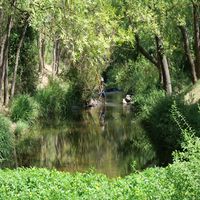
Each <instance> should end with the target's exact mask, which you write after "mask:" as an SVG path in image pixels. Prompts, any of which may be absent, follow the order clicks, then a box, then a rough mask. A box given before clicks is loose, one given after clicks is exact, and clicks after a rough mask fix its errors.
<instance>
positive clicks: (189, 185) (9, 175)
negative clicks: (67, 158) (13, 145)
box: [0, 138, 200, 200]
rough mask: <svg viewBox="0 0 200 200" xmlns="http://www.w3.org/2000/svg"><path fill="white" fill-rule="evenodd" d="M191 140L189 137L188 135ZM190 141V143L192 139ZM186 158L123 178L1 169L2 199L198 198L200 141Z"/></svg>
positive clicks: (0, 192)
mask: <svg viewBox="0 0 200 200" xmlns="http://www.w3.org/2000/svg"><path fill="white" fill-rule="evenodd" d="M190 141H191V138H190ZM192 141H193V142H192ZM192 141H191V142H190V145H192V146H190V148H189V149H188V150H189V151H190V150H191V149H193V150H195V149H196V151H195V153H194V154H193V155H194V156H193V157H188V156H187V154H185V156H186V158H187V159H188V161H181V162H180V160H179V159H177V160H176V161H175V163H174V164H172V165H169V166H168V167H166V168H150V169H147V170H145V171H144V172H140V173H138V174H131V175H129V176H127V177H125V178H116V179H109V178H107V177H106V176H105V175H100V174H96V173H94V172H89V173H82V174H81V173H76V174H69V173H63V172H57V171H49V170H46V169H35V168H33V169H18V170H14V171H12V170H4V171H3V170H1V171H0V198H1V199H5V200H6V199H9V200H10V199H20V200H22V199H53V200H56V199H59V200H61V199H123V200H124V199H138V200H143V199H163V200H164V199H169V200H170V199H198V198H199V195H200V192H199V187H200V182H199V180H200V174H199V169H200V162H199V155H200V151H199V149H197V148H196V147H199V145H200V142H199V140H197V141H196V142H194V140H192Z"/></svg>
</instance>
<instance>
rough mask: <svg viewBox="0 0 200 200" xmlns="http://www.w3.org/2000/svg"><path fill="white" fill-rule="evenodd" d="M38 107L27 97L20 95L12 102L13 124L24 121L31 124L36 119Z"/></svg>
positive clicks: (31, 98)
mask: <svg viewBox="0 0 200 200" xmlns="http://www.w3.org/2000/svg"><path fill="white" fill-rule="evenodd" d="M38 109H39V106H38V104H37V102H36V101H35V100H34V99H33V97H30V96H29V95H27V94H25V95H20V96H18V97H16V98H15V99H14V100H13V101H12V105H11V119H12V120H13V121H14V122H17V121H19V120H20V121H25V122H28V123H29V124H31V123H33V122H34V120H36V119H37V117H38V111H39V110H38Z"/></svg>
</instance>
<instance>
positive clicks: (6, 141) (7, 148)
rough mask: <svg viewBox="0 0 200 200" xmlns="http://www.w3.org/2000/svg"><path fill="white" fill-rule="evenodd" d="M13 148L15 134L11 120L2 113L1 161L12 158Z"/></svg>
mask: <svg viewBox="0 0 200 200" xmlns="http://www.w3.org/2000/svg"><path fill="white" fill-rule="evenodd" d="M12 148H13V134H12V132H11V122H10V120H9V119H8V118H6V117H4V116H2V115H0V162H2V161H4V160H7V159H9V158H10V156H11V153H12Z"/></svg>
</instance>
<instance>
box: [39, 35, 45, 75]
mask: <svg viewBox="0 0 200 200" xmlns="http://www.w3.org/2000/svg"><path fill="white" fill-rule="evenodd" d="M38 43H39V72H41V73H43V70H44V67H45V58H44V56H45V40H44V36H43V35H42V33H39V41H38Z"/></svg>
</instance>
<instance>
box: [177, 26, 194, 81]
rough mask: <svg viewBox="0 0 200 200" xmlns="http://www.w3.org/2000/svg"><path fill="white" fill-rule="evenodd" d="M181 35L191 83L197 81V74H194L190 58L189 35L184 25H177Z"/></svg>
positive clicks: (192, 62)
mask: <svg viewBox="0 0 200 200" xmlns="http://www.w3.org/2000/svg"><path fill="white" fill-rule="evenodd" d="M179 28H180V30H181V33H182V36H183V43H184V51H185V54H186V57H187V59H188V61H189V65H190V69H191V74H192V82H193V84H194V83H196V82H197V75H196V70H195V63H194V60H193V58H192V53H191V51H190V43H189V37H188V33H187V29H186V27H184V26H179Z"/></svg>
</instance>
